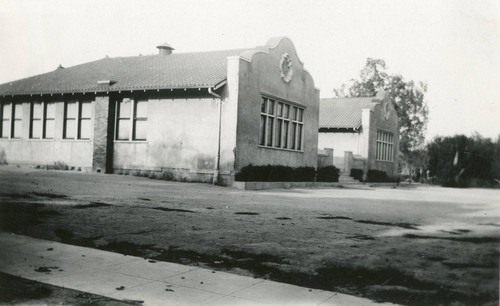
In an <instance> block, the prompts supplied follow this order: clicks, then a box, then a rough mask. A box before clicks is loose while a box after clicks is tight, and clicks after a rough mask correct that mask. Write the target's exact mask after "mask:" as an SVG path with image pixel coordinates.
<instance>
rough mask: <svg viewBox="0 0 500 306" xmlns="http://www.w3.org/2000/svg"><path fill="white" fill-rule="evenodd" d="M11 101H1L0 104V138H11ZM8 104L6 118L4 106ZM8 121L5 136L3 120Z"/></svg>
mask: <svg viewBox="0 0 500 306" xmlns="http://www.w3.org/2000/svg"><path fill="white" fill-rule="evenodd" d="M13 104H14V103H12V102H11V101H2V103H1V105H0V139H11V138H12V115H13V110H12V105H13ZM6 105H10V110H9V111H8V113H7V115H8V118H5V106H6ZM5 121H6V122H8V123H7V126H8V127H9V130H8V131H7V132H6V134H7V135H6V136H4V133H5V131H4V122H5Z"/></svg>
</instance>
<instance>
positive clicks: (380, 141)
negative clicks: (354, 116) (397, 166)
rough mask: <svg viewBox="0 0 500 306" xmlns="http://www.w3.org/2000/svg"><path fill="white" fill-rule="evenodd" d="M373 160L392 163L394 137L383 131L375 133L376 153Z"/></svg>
mask: <svg viewBox="0 0 500 306" xmlns="http://www.w3.org/2000/svg"><path fill="white" fill-rule="evenodd" d="M375 159H376V160H380V161H389V162H392V161H394V135H393V134H392V133H389V132H385V131H380V130H379V131H377V151H376V154H375Z"/></svg>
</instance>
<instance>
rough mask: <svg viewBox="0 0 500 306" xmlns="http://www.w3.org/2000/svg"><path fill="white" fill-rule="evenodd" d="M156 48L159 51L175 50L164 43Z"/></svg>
mask: <svg viewBox="0 0 500 306" xmlns="http://www.w3.org/2000/svg"><path fill="white" fill-rule="evenodd" d="M156 48H158V49H169V50H175V49H174V48H173V47H172V46H171V45H169V44H168V43H166V42H165V43H163V44H161V45H158V46H156Z"/></svg>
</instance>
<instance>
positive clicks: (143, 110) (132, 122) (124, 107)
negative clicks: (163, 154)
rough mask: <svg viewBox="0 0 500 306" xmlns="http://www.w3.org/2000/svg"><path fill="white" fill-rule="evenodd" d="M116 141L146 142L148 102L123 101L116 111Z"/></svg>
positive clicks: (119, 103)
mask: <svg viewBox="0 0 500 306" xmlns="http://www.w3.org/2000/svg"><path fill="white" fill-rule="evenodd" d="M116 113H117V115H116V139H117V140H146V138H147V123H148V101H147V100H132V99H127V98H126V99H123V100H121V101H119V102H118V104H117V110H116Z"/></svg>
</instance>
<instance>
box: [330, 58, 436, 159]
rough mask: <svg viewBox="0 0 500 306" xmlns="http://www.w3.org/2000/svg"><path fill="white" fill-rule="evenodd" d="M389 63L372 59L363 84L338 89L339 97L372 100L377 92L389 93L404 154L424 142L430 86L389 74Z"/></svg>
mask: <svg viewBox="0 0 500 306" xmlns="http://www.w3.org/2000/svg"><path fill="white" fill-rule="evenodd" d="M385 70H386V65H385V61H384V60H381V59H372V58H368V59H367V60H366V64H365V67H364V68H363V69H362V70H361V72H360V76H359V80H355V79H352V80H351V81H350V82H349V83H347V84H343V85H342V86H341V87H340V88H338V89H334V93H335V95H336V96H337V97H339V98H343V97H371V96H374V95H375V94H376V93H377V91H379V90H384V91H386V92H388V93H389V95H390V98H391V101H392V104H393V105H394V108H395V110H396V112H397V114H398V120H399V122H398V123H399V128H400V130H399V132H400V143H399V147H400V150H401V152H403V154H405V155H406V154H407V153H408V152H409V151H410V150H412V149H416V148H419V147H420V146H421V145H422V144H423V142H424V134H425V129H426V124H427V115H428V108H427V105H426V103H425V101H424V95H425V92H426V91H427V84H425V83H422V82H419V83H415V82H414V81H406V80H405V79H404V78H403V76H401V75H399V74H392V75H391V74H388V73H387V72H385Z"/></svg>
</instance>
